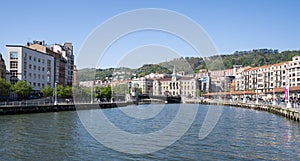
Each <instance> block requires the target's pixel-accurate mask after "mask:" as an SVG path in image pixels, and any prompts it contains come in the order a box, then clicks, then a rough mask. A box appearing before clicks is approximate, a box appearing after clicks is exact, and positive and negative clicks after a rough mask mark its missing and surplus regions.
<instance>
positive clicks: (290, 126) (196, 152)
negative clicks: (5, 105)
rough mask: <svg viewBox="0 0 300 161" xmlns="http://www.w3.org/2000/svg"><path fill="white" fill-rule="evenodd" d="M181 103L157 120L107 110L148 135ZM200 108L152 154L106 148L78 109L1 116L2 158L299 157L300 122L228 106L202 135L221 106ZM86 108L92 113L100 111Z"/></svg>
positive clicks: (117, 121)
mask: <svg viewBox="0 0 300 161" xmlns="http://www.w3.org/2000/svg"><path fill="white" fill-rule="evenodd" d="M178 106H179V105H173V104H168V105H164V108H163V109H162V110H161V112H160V113H159V114H158V115H157V116H155V117H157V119H152V120H151V119H150V118H147V119H133V118H132V117H128V116H126V115H125V114H124V113H123V112H122V111H121V110H120V108H114V109H104V110H102V112H103V113H104V114H105V115H106V116H107V117H108V118H109V120H110V121H111V122H112V123H113V124H115V126H118V127H119V128H120V129H122V130H124V131H127V132H129V133H139V134H144V133H151V132H154V131H157V130H160V129H163V128H164V127H165V126H167V125H168V124H169V123H170V122H171V121H172V118H174V117H175V116H176V113H178V108H179V107H178ZM181 106H184V108H191V106H195V105H181ZM147 107H148V105H141V106H129V107H122V108H127V109H129V110H135V109H137V108H139V109H141V108H144V109H147ZM197 108H198V112H197V114H196V116H195V120H193V123H192V125H191V127H190V128H189V129H188V131H187V132H186V133H185V134H184V135H183V136H182V137H181V138H180V139H179V140H177V141H176V142H175V143H173V144H171V145H170V146H168V147H165V148H164V149H162V150H159V151H156V152H153V153H149V154H128V153H123V152H119V151H116V150H114V149H111V148H107V147H106V146H104V145H103V144H102V143H101V142H98V141H97V140H96V139H95V138H94V137H92V135H90V133H89V132H88V131H87V130H86V128H85V127H84V126H83V123H82V121H81V119H80V117H79V115H78V113H77V112H76V111H68V112H55V113H39V114H24V115H7V116H0V135H1V137H0V160H257V159H258V160H260V159H262V160H300V124H299V123H297V122H294V121H290V120H287V119H286V118H284V117H281V116H277V115H274V114H271V113H268V112H262V111H254V110H250V109H242V108H235V107H225V106H224V107H222V108H223V111H222V114H221V116H220V119H219V121H218V122H217V124H216V126H215V127H214V129H213V130H212V131H211V133H210V134H209V135H208V136H207V137H206V138H204V139H202V140H200V139H199V138H198V133H199V129H200V128H201V126H202V123H203V121H204V120H205V116H206V114H207V112H208V110H209V108H221V107H216V106H208V105H197ZM81 112H82V113H88V114H90V115H91V116H92V115H93V114H96V113H99V110H86V111H81ZM141 120H142V121H141ZM99 125H101V123H99ZM106 131H107V133H109V132H110V129H106ZM114 135H116V134H114V133H111V138H116V137H117V136H114ZM159 139H160V138H157V140H158V141H159ZM141 146H145V147H147V145H141Z"/></svg>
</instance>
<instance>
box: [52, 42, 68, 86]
mask: <svg viewBox="0 0 300 161" xmlns="http://www.w3.org/2000/svg"><path fill="white" fill-rule="evenodd" d="M50 48H51V50H52V51H54V52H56V53H58V54H60V55H61V56H62V57H63V58H64V59H65V60H66V64H65V81H64V82H65V84H66V85H72V84H73V81H74V54H73V45H72V43H70V42H66V43H63V44H54V45H51V47H50Z"/></svg>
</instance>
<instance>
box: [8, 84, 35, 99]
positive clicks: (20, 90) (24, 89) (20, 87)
mask: <svg viewBox="0 0 300 161" xmlns="http://www.w3.org/2000/svg"><path fill="white" fill-rule="evenodd" d="M12 91H13V92H14V93H15V94H17V95H18V96H19V97H21V98H22V99H24V98H26V97H28V96H29V94H30V93H31V91H32V87H31V86H30V85H29V84H28V83H27V82H26V81H22V80H20V81H18V82H17V83H16V84H15V85H13V86H12Z"/></svg>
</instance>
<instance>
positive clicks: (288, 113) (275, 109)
mask: <svg viewBox="0 0 300 161" xmlns="http://www.w3.org/2000/svg"><path fill="white" fill-rule="evenodd" d="M199 103H200V104H206V105H207V104H208V105H223V106H233V107H239V108H247V109H253V110H258V111H267V112H270V113H273V114H277V115H281V116H283V117H286V118H288V119H290V120H293V121H297V122H300V113H299V110H298V109H296V108H286V107H280V106H276V105H275V106H274V105H266V104H256V103H241V102H224V101H213V100H206V101H201V102H199Z"/></svg>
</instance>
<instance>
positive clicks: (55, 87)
mask: <svg viewBox="0 0 300 161" xmlns="http://www.w3.org/2000/svg"><path fill="white" fill-rule="evenodd" d="M54 85H55V86H54V105H57V82H55V84H54Z"/></svg>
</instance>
